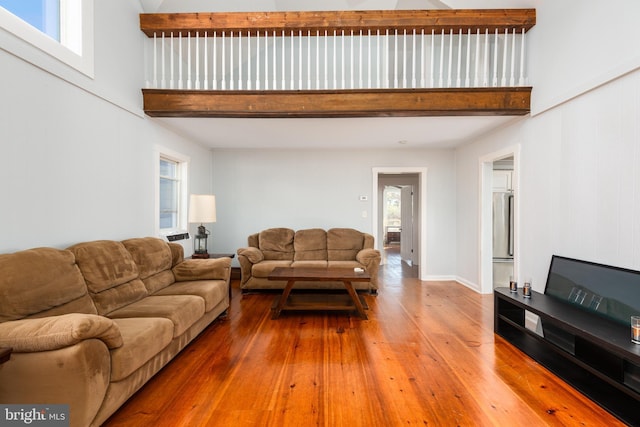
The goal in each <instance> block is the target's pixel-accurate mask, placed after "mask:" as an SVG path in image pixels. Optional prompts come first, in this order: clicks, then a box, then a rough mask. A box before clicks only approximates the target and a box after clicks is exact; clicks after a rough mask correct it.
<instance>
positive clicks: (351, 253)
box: [327, 228, 364, 261]
mask: <svg viewBox="0 0 640 427" xmlns="http://www.w3.org/2000/svg"><path fill="white" fill-rule="evenodd" d="M363 244H364V234H363V233H362V232H360V231H358V230H354V229H352V228H332V229H330V230H328V231H327V253H328V260H329V261H353V260H355V259H356V254H357V253H358V252H359V251H360V250H361V249H362V245H363Z"/></svg>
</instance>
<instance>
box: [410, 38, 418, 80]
mask: <svg viewBox="0 0 640 427" xmlns="http://www.w3.org/2000/svg"><path fill="white" fill-rule="evenodd" d="M412 41H413V49H411V87H413V88H415V87H416V84H417V82H416V29H415V28H414V29H413V40H412Z"/></svg>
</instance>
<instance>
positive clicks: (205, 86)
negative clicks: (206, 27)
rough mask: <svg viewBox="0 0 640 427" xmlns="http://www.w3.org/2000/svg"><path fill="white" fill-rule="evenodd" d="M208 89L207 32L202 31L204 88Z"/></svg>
mask: <svg viewBox="0 0 640 427" xmlns="http://www.w3.org/2000/svg"><path fill="white" fill-rule="evenodd" d="M208 89H209V51H208V49H207V32H206V31H205V33H204V90H208Z"/></svg>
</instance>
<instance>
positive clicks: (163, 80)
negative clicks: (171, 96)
mask: <svg viewBox="0 0 640 427" xmlns="http://www.w3.org/2000/svg"><path fill="white" fill-rule="evenodd" d="M160 44H161V46H162V51H161V57H162V67H161V69H160V87H161V88H162V89H165V88H166V87H167V86H166V84H167V79H166V77H167V76H166V74H165V60H164V47H165V44H164V31H163V32H162V41H161V43H160Z"/></svg>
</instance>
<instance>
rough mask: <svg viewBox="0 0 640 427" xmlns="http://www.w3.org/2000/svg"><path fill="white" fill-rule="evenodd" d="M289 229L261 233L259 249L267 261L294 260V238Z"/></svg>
mask: <svg viewBox="0 0 640 427" xmlns="http://www.w3.org/2000/svg"><path fill="white" fill-rule="evenodd" d="M294 235H295V233H294V231H293V230H291V229H289V228H270V229H267V230H263V231H261V232H260V236H259V244H258V247H259V249H260V250H261V251H262V253H263V254H264V259H265V260H293V252H294V249H293V237H294Z"/></svg>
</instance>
